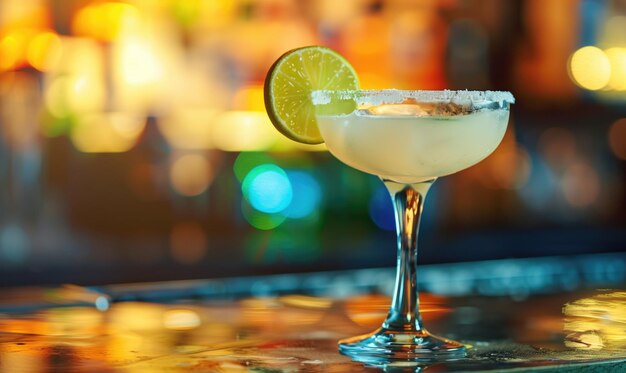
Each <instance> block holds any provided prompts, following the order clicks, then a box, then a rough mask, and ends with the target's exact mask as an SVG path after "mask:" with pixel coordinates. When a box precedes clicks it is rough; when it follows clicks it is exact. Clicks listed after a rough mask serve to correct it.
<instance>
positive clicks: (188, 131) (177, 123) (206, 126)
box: [157, 108, 221, 149]
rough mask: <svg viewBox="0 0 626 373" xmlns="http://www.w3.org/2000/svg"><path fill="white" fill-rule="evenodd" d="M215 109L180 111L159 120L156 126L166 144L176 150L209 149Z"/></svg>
mask: <svg viewBox="0 0 626 373" xmlns="http://www.w3.org/2000/svg"><path fill="white" fill-rule="evenodd" d="M220 112H221V111H220V110H217V109H197V108H193V109H191V108H189V109H181V110H177V111H175V112H172V113H169V114H167V115H165V116H163V117H162V118H159V121H158V122H157V125H158V127H159V130H160V131H161V133H162V134H163V136H164V137H165V139H166V140H167V142H168V143H169V144H170V145H171V146H172V147H173V148H176V149H211V148H212V147H213V141H212V139H211V138H212V137H211V131H212V124H213V121H214V120H215V118H216V117H217V116H218V115H219V113H220Z"/></svg>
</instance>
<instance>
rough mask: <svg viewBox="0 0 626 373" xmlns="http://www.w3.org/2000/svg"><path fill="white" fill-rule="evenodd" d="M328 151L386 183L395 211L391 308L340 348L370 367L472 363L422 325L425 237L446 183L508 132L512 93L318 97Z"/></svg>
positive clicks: (316, 93)
mask: <svg viewBox="0 0 626 373" xmlns="http://www.w3.org/2000/svg"><path fill="white" fill-rule="evenodd" d="M311 97H312V101H313V104H314V105H315V112H316V118H317V124H318V126H319V130H320V133H321V135H322V137H323V139H324V142H325V143H326V146H327V147H328V150H329V151H330V152H331V153H332V154H333V155H334V156H335V157H336V158H338V159H339V160H340V161H342V162H343V163H345V164H347V165H348V166H351V167H353V168H355V169H357V170H360V171H363V172H367V173H370V174H373V175H376V176H378V177H380V179H381V180H382V181H383V182H384V184H385V186H386V187H387V189H388V190H389V193H390V195H391V198H392V201H393V203H394V208H395V218H396V231H397V245H398V250H397V274H396V284H395V290H394V294H393V299H392V303H391V307H390V310H389V313H388V315H387V318H386V319H385V321H384V322H383V324H382V326H381V327H380V328H379V329H378V330H376V331H374V332H373V333H370V334H366V335H362V336H357V337H353V338H349V339H345V340H342V341H340V342H339V349H340V351H341V352H342V353H344V354H346V355H349V356H351V357H352V358H353V359H355V360H358V361H363V362H367V363H386V362H390V361H396V360H404V361H407V360H408V361H422V360H442V359H456V358H461V357H463V356H465V350H466V348H465V346H464V345H463V344H462V343H459V342H456V341H452V340H448V339H446V338H442V337H438V336H435V335H432V334H430V333H429V332H428V331H427V330H426V329H425V328H424V326H423V325H422V319H421V317H420V312H419V297H418V291H417V286H416V284H417V282H416V280H417V235H418V228H419V221H420V215H421V212H422V207H423V204H424V198H425V197H426V193H427V192H428V189H429V188H430V186H431V185H432V183H433V182H434V181H435V180H436V179H437V178H438V177H440V176H444V175H449V174H452V173H455V172H458V171H461V170H463V169H466V168H468V167H470V166H472V165H474V164H476V163H478V162H480V161H481V160H482V159H484V158H485V157H487V156H488V155H489V154H491V153H492V152H493V151H494V150H495V149H496V147H497V146H498V144H500V141H501V140H502V138H503V136H504V133H505V131H506V127H507V123H508V118H509V105H510V104H512V103H514V101H515V100H514V98H513V96H512V95H511V93H509V92H493V91H403V90H376V91H367V90H346V91H324V90H317V91H313V92H312V94H311Z"/></svg>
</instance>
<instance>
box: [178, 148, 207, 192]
mask: <svg viewBox="0 0 626 373" xmlns="http://www.w3.org/2000/svg"><path fill="white" fill-rule="evenodd" d="M213 173H214V170H213V168H212V167H211V163H210V162H209V160H208V159H207V158H206V157H205V156H203V155H201V154H185V155H182V156H179V157H177V158H176V159H175V160H174V162H173V163H172V166H171V168H170V183H171V185H172V188H174V190H175V191H176V192H178V193H179V194H181V195H183V196H188V197H192V196H197V195H199V194H201V193H203V192H204V191H205V190H207V188H208V187H209V184H210V183H211V181H212V179H213Z"/></svg>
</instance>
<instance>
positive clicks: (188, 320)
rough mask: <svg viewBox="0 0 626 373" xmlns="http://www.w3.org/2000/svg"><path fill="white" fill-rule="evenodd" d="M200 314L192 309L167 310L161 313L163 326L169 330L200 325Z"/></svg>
mask: <svg viewBox="0 0 626 373" xmlns="http://www.w3.org/2000/svg"><path fill="white" fill-rule="evenodd" d="M200 324H201V320H200V316H199V315H198V314H197V313H196V312H194V311H192V310H184V309H180V310H176V309H174V310H168V311H165V313H164V314H163V326H164V327H165V328H166V329H170V330H192V329H195V328H197V327H198V326H200Z"/></svg>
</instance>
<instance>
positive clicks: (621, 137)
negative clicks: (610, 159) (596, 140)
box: [608, 118, 626, 161]
mask: <svg viewBox="0 0 626 373" xmlns="http://www.w3.org/2000/svg"><path fill="white" fill-rule="evenodd" d="M608 140H609V147H610V148H611V151H612V152H613V154H614V155H615V156H616V157H617V158H619V159H621V160H623V161H626V118H621V119H618V120H616V121H615V122H614V123H613V124H612V125H611V128H610V129H609V138H608Z"/></svg>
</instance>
